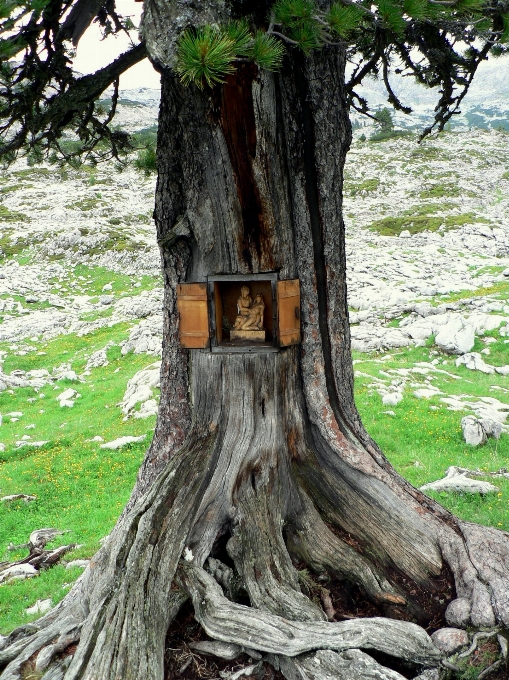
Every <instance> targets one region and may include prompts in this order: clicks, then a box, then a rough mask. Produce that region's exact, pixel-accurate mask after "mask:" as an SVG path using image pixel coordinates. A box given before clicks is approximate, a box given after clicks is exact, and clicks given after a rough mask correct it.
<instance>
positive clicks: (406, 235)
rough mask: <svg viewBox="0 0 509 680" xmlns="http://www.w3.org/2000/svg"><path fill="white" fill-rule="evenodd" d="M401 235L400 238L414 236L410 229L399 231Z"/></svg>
mask: <svg viewBox="0 0 509 680" xmlns="http://www.w3.org/2000/svg"><path fill="white" fill-rule="evenodd" d="M399 237H400V238H412V234H411V233H410V232H409V231H408V229H403V231H401V232H400V233H399Z"/></svg>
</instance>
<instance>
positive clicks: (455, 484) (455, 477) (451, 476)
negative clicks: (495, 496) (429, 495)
mask: <svg viewBox="0 0 509 680" xmlns="http://www.w3.org/2000/svg"><path fill="white" fill-rule="evenodd" d="M420 490H421V491H427V490H430V491H448V492H457V493H479V494H486V493H494V492H497V491H498V487H496V486H494V485H493V484H490V482H483V481H481V480H480V479H471V478H470V477H468V472H459V471H458V468H457V467H456V466H454V465H453V466H451V467H450V468H448V470H447V472H446V475H445V477H444V478H443V479H438V480H436V481H435V482H430V483H429V484H424V485H423V486H421V487H420Z"/></svg>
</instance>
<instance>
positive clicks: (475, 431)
mask: <svg viewBox="0 0 509 680" xmlns="http://www.w3.org/2000/svg"><path fill="white" fill-rule="evenodd" d="M461 430H462V432H463V438H464V440H465V441H466V443H467V444H468V445H469V446H481V445H482V444H485V443H486V440H487V439H488V436H487V434H486V432H485V431H484V428H483V426H482V423H481V421H480V420H478V419H477V418H475V417H474V416H465V417H464V418H462V419H461Z"/></svg>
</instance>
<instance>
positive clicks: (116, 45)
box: [74, 0, 160, 90]
mask: <svg viewBox="0 0 509 680" xmlns="http://www.w3.org/2000/svg"><path fill="white" fill-rule="evenodd" d="M116 7H117V10H118V12H119V14H122V15H123V16H130V17H131V19H132V21H133V23H134V24H135V25H136V26H138V24H139V22H140V15H141V9H142V7H143V3H141V2H134V0H117V2H116ZM133 40H134V41H135V42H137V31H134V32H133ZM128 47H129V40H128V39H127V36H126V35H125V34H124V33H121V34H119V35H117V36H108V38H107V39H106V40H102V41H101V31H100V29H99V26H98V25H97V24H92V25H91V26H90V28H89V29H88V30H87V31H86V33H85V34H84V35H83V37H82V38H81V40H80V41H79V43H78V50H77V54H76V58H75V59H74V68H75V69H76V71H78V72H79V73H83V74H85V73H93V72H94V71H97V69H99V68H103V67H104V66H107V65H108V64H109V63H110V62H111V61H112V60H113V59H115V57H117V56H118V55H119V54H121V53H122V52H125V51H126V50H127V49H128ZM138 87H149V88H155V89H159V87H160V81H159V74H158V73H157V72H156V71H154V69H153V68H152V66H151V64H150V62H149V60H148V59H144V60H143V61H142V62H140V63H139V64H136V66H133V67H132V68H131V69H129V71H127V72H126V73H124V74H123V75H122V76H120V89H122V90H132V89H135V88H138Z"/></svg>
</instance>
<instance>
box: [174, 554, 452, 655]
mask: <svg viewBox="0 0 509 680" xmlns="http://www.w3.org/2000/svg"><path fill="white" fill-rule="evenodd" d="M179 576H180V582H181V584H182V587H183V588H184V589H185V590H187V592H188V593H189V596H190V597H191V599H192V601H193V605H194V608H195V612H196V617H197V619H198V621H199V622H200V623H201V625H202V626H203V628H204V629H205V631H206V632H207V634H208V635H210V636H211V637H213V638H215V639H217V640H221V641H223V642H233V641H236V643H237V644H241V645H245V646H248V647H252V648H253V649H257V650H259V651H261V652H268V653H270V654H277V655H283V656H289V657H294V656H298V655H299V654H303V653H305V652H309V651H311V650H314V649H331V650H335V651H343V650H345V649H358V648H362V649H374V650H377V651H379V652H384V653H385V654H389V655H391V656H395V657H397V658H401V659H406V660H408V661H412V662H413V663H417V664H423V665H425V666H437V665H438V664H439V662H440V659H441V656H442V655H441V652H440V651H439V650H438V649H437V648H436V647H435V646H434V645H433V642H432V641H431V638H430V637H429V635H428V634H427V633H426V632H425V631H424V630H423V629H422V628H421V627H420V626H417V625H415V624H414V623H408V622H407V621H396V620H393V619H384V618H371V619H356V620H353V621H344V622H341V623H326V622H324V621H312V622H311V621H306V622H301V621H287V620H286V619H283V618H282V617H279V616H275V615H274V614H269V613H266V612H260V611H259V610H257V609H253V608H252V607H246V606H244V605H240V604H235V603H233V602H230V601H229V600H227V599H226V597H225V596H224V595H223V593H222V591H221V588H220V586H219V585H218V584H217V582H216V581H215V580H214V579H213V578H212V576H210V575H209V574H207V572H206V571H205V570H203V569H201V568H200V567H196V566H194V565H184V566H182V568H181V570H180V572H179Z"/></svg>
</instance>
